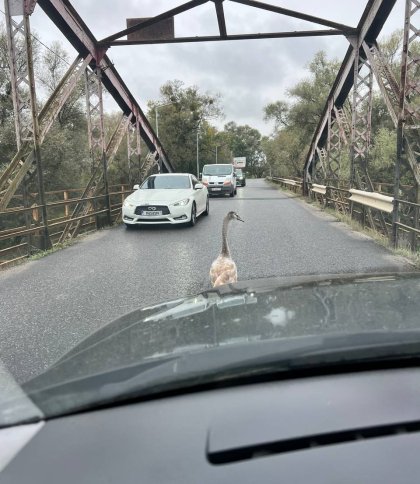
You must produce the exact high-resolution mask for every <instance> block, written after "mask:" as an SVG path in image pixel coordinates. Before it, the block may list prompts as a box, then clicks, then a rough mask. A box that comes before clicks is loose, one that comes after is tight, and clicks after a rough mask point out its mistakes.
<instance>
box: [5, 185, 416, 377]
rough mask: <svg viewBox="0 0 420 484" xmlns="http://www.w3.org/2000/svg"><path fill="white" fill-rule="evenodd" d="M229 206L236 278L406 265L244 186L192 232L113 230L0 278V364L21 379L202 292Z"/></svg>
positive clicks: (297, 205) (296, 205)
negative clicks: (118, 325)
mask: <svg viewBox="0 0 420 484" xmlns="http://www.w3.org/2000/svg"><path fill="white" fill-rule="evenodd" d="M229 210H235V211H237V212H238V213H239V215H240V216H241V217H242V218H243V219H244V220H245V223H241V222H234V223H232V225H231V231H230V234H229V240H230V248H231V252H232V256H233V258H234V260H235V261H236V263H237V266H238V278H239V279H240V280H246V279H253V278H257V277H269V276H286V275H295V274H332V273H351V272H377V271H393V270H405V269H409V268H410V267H409V266H407V265H406V263H405V262H404V260H403V259H400V258H396V257H394V256H393V255H391V253H390V252H388V251H387V250H386V249H384V248H383V247H381V246H378V245H377V244H375V243H374V242H373V241H372V240H371V239H369V238H368V237H366V236H363V235H360V234H356V233H353V232H351V231H350V230H349V229H347V228H345V226H344V225H343V224H341V223H339V222H337V221H336V219H334V218H333V217H331V216H328V215H325V214H323V213H322V212H320V211H319V210H315V209H314V208H312V207H309V206H307V205H305V204H304V203H303V202H302V201H299V200H294V199H293V197H292V196H290V195H286V194H284V193H282V192H280V191H278V190H277V189H275V188H272V187H271V186H270V185H269V184H267V183H266V182H265V181H263V180H249V181H248V184H247V186H246V187H245V188H238V195H237V197H235V198H234V199H231V198H212V199H211V202H210V215H209V216H208V217H201V218H200V219H199V220H198V223H197V225H196V226H195V227H194V228H189V227H179V226H174V227H172V226H171V227H156V226H154V227H146V228H144V229H143V228H142V229H139V230H134V231H127V230H125V228H124V227H123V226H120V227H117V228H113V229H107V230H103V231H100V232H97V233H94V234H92V235H89V236H87V237H85V238H84V239H82V240H81V241H80V242H79V243H77V244H75V245H73V246H71V247H68V248H66V249H64V250H61V251H58V252H56V253H54V254H51V255H49V256H47V257H45V258H42V259H40V260H37V261H33V262H28V263H26V264H24V265H21V266H18V267H15V268H11V269H9V270H7V271H4V272H0V355H1V356H0V358H1V360H2V361H3V362H4V364H5V365H6V367H7V368H8V369H9V370H10V371H11V373H12V374H13V375H14V376H15V378H16V379H17V380H18V381H26V380H27V379H29V378H31V377H33V376H35V375H36V374H38V373H40V372H41V371H42V370H43V369H45V368H46V367H47V366H49V365H50V364H51V363H53V362H54V361H55V360H56V359H58V358H59V357H60V356H61V355H62V354H63V353H64V352H66V351H67V350H69V349H70V348H71V347H72V346H74V345H75V344H76V343H77V342H79V341H80V340H81V339H83V338H84V337H85V336H87V335H88V334H89V333H91V332H92V331H94V330H95V329H97V328H99V327H101V326H102V325H104V324H106V323H107V322H109V321H112V320H113V319H115V318H117V317H118V316H121V315H122V314H124V313H127V312H129V311H131V310H133V309H135V308H138V307H141V306H145V305H150V304H154V303H157V302H160V301H164V300H169V299H175V298H179V297H182V296H186V295H191V294H194V293H198V292H200V291H202V290H205V289H208V288H209V287H210V284H209V279H208V272H209V268H210V265H211V262H212V261H213V259H214V258H215V257H216V256H217V255H218V253H219V251H220V248H221V228H222V220H223V217H224V215H225V214H226V213H227V212H228V211H229Z"/></svg>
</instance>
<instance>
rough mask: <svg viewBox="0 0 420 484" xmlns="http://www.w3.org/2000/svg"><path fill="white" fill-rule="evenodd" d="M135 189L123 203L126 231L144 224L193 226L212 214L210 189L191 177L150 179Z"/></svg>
mask: <svg viewBox="0 0 420 484" xmlns="http://www.w3.org/2000/svg"><path fill="white" fill-rule="evenodd" d="M133 189H134V190H135V192H134V193H132V194H131V195H129V196H128V197H127V198H126V199H125V200H124V203H123V207H122V220H123V222H124V223H125V225H126V227H127V228H132V227H133V226H135V225H143V224H144V225H152V224H185V223H188V224H189V225H191V226H194V225H195V223H196V221H197V217H198V216H199V215H201V214H204V215H208V214H209V195H208V191H207V188H206V187H205V186H204V185H203V184H201V183H200V182H199V181H198V180H197V178H196V177H195V176H194V175H191V174H188V173H164V174H159V175H151V176H149V177H148V178H147V179H146V180H145V181H144V183H143V184H142V185H141V186H139V185H134V187H133Z"/></svg>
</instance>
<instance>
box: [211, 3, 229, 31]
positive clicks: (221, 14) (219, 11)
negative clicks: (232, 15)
mask: <svg viewBox="0 0 420 484" xmlns="http://www.w3.org/2000/svg"><path fill="white" fill-rule="evenodd" d="M213 1H214V6H215V7H216V15H217V23H218V25H219V32H220V36H221V37H226V35H227V31H226V20H225V11H224V9H223V2H224V0H213Z"/></svg>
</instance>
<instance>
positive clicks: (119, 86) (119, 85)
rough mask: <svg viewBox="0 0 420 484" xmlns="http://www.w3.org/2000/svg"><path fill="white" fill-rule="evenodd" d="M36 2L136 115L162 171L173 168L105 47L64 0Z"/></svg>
mask: <svg viewBox="0 0 420 484" xmlns="http://www.w3.org/2000/svg"><path fill="white" fill-rule="evenodd" d="M206 1H207V0H206ZM38 4H39V6H40V7H41V8H42V9H43V10H44V12H45V13H46V14H47V15H48V17H49V18H50V19H51V20H52V21H53V23H54V24H55V25H56V26H57V27H58V28H59V30H60V31H61V32H62V33H63V34H64V35H65V36H66V38H67V40H68V41H69V42H70V43H71V44H72V45H73V47H74V48H75V49H76V50H77V51H78V52H79V53H80V54H81V55H82V56H86V55H88V54H90V55H91V56H92V61H91V63H90V66H91V68H93V69H95V68H96V67H97V66H99V67H100V68H101V70H102V83H103V85H104V87H105V88H106V90H107V91H108V92H109V93H110V94H111V96H112V97H113V98H114V100H115V101H116V103H117V104H118V106H119V107H120V109H121V110H122V112H123V113H124V114H125V115H127V116H128V115H129V114H130V113H133V114H134V116H136V118H137V117H138V119H139V124H140V129H141V137H142V139H143V140H144V142H145V143H146V145H147V147H148V149H149V150H151V151H157V152H158V154H159V157H160V159H161V160H162V162H163V166H164V169H165V171H167V172H173V171H175V168H174V166H173V165H172V164H171V162H170V160H169V157H168V156H167V154H166V152H165V150H164V148H163V146H162V145H161V144H160V141H159V139H158V138H157V136H156V135H155V133H154V131H153V128H152V126H151V125H150V123H149V121H148V120H147V118H146V116H145V115H144V113H143V111H142V110H141V108H140V106H139V104H138V103H137V101H136V99H135V98H134V96H133V95H132V94H131V92H130V91H129V89H128V88H127V86H126V85H125V83H124V81H123V80H122V78H121V76H120V75H119V74H118V71H117V70H116V68H115V67H114V65H113V63H112V62H111V61H110V59H109V58H108V57H107V56H106V55H105V52H106V48H104V47H103V46H101V45H100V44H99V42H98V41H97V40H96V38H95V37H94V35H93V34H92V32H91V31H90V30H89V29H88V27H87V26H86V24H85V23H84V22H83V20H82V18H81V17H80V16H79V14H78V13H77V12H76V10H75V9H74V8H73V6H72V5H71V3H70V2H69V1H68V0H38ZM142 25H143V24H142ZM134 121H135V120H133V122H134Z"/></svg>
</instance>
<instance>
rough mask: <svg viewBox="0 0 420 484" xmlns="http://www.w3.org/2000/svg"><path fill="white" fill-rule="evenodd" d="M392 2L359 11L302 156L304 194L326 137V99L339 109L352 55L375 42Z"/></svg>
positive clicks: (373, 1) (379, 0) (375, 2)
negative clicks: (347, 45)
mask: <svg viewBox="0 0 420 484" xmlns="http://www.w3.org/2000/svg"><path fill="white" fill-rule="evenodd" d="M395 3H396V0H369V2H368V4H367V6H366V8H365V10H364V12H363V15H362V18H361V19H360V21H359V23H358V26H357V32H356V34H357V35H356V38H354V37H352V38H350V39H349V40H351V41H352V42H351V43H350V46H349V48H348V49H347V52H346V55H345V57H344V60H343V62H342V64H341V67H340V69H339V71H338V74H337V77H336V79H335V81H334V84H333V86H332V88H331V91H330V94H329V96H328V99H327V101H326V104H325V107H324V110H323V112H322V114H321V116H320V120H319V122H318V126H317V128H316V130H315V133H314V136H313V138H312V141H311V144H310V147H309V150H308V154H307V156H306V161H305V166H304V170H303V181H304V182H303V191H304V193H308V183H309V182H310V180H311V173H312V172H313V170H314V164H315V163H316V148H317V147H322V146H324V144H325V143H326V140H327V135H328V108H329V106H330V101H331V100H332V102H333V104H334V106H335V107H336V108H338V109H340V108H342V106H343V104H344V102H345V100H346V99H347V97H348V95H349V93H350V91H351V89H352V87H353V83H354V75H353V74H354V72H353V68H354V61H355V58H356V54H357V55H361V56H362V58H364V57H365V54H364V52H363V47H362V44H363V42H364V41H365V42H367V43H369V44H372V43H373V42H375V41H376V39H377V37H378V35H379V33H380V31H381V30H382V27H383V25H384V24H385V21H386V19H387V18H388V16H389V14H390V13H391V11H392V9H393V7H394V5H395ZM357 46H358V47H357Z"/></svg>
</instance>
